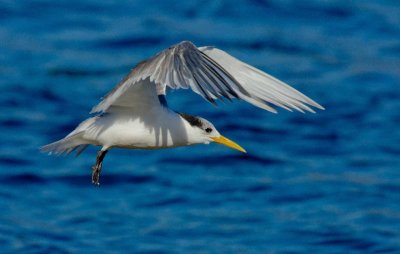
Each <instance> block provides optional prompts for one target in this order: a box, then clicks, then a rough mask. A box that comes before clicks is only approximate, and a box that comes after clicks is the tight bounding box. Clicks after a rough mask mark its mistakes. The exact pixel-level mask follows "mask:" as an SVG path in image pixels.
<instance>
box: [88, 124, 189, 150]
mask: <svg viewBox="0 0 400 254" xmlns="http://www.w3.org/2000/svg"><path fill="white" fill-rule="evenodd" d="M106 120H107V119H105V120H100V121H98V122H97V123H96V126H97V127H95V128H93V130H92V131H91V130H88V131H87V133H86V134H85V138H87V139H90V140H96V141H97V143H99V144H100V145H102V146H108V147H121V148H142V149H156V148H166V147H176V146H184V145H188V144H187V139H186V138H185V136H184V135H182V133H184V131H182V132H180V133H179V131H176V126H175V128H169V127H168V126H165V125H164V126H162V125H161V124H154V123H152V124H151V125H150V124H146V122H145V121H143V120H141V119H140V118H137V119H129V120H127V121H114V122H110V121H106Z"/></svg>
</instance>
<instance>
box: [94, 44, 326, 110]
mask: <svg viewBox="0 0 400 254" xmlns="http://www.w3.org/2000/svg"><path fill="white" fill-rule="evenodd" d="M145 79H148V80H149V81H150V82H148V84H149V85H155V86H156V91H157V94H158V95H165V90H166V87H167V86H168V87H170V88H172V89H180V88H184V89H187V88H191V89H192V90H193V91H194V92H195V93H197V94H199V95H201V96H202V97H203V98H205V99H206V100H208V101H209V102H211V103H215V100H217V99H221V98H226V99H228V100H232V99H233V98H238V99H242V100H245V101H247V102H249V103H251V104H253V105H255V106H257V107H260V108H263V109H265V110H268V111H271V112H276V110H275V109H274V108H272V107H271V106H270V104H274V105H276V106H279V107H282V108H285V109H287V110H291V109H296V110H299V111H302V112H303V110H307V111H311V112H314V111H313V110H312V109H311V108H310V107H308V106H307V105H306V104H308V105H311V106H314V107H317V108H322V107H321V106H320V105H319V104H317V103H316V102H314V101H312V100H311V99H309V98H308V97H306V96H305V95H303V94H301V93H300V92H298V91H297V90H295V89H293V88H291V87H290V86H288V85H286V84H284V83H283V82H281V81H279V80H277V79H275V78H273V77H271V76H269V75H268V74H266V73H264V72H262V71H260V70H258V69H256V68H254V67H252V66H250V65H247V64H245V63H243V62H241V61H239V60H237V59H236V58H234V57H232V56H230V55H228V54H227V53H225V52H224V51H222V50H218V49H216V48H212V47H201V48H196V47H195V46H194V45H193V44H192V43H191V42H187V41H184V42H181V43H179V44H177V45H174V46H172V47H170V48H168V49H166V50H164V51H162V52H160V53H159V54H157V55H155V56H154V57H152V58H150V59H148V60H146V61H143V62H141V63H139V64H138V65H137V66H136V67H135V68H134V69H133V70H132V71H131V72H130V73H129V75H128V76H127V77H126V78H125V79H123V80H122V81H121V82H120V83H119V84H118V85H117V86H116V87H115V88H114V89H113V90H112V91H111V92H110V93H108V94H107V95H106V96H105V97H104V99H103V100H102V101H101V102H100V103H99V104H98V105H97V106H95V107H94V108H93V109H92V111H91V113H94V112H105V111H107V110H108V109H109V108H110V107H111V106H112V105H113V104H118V100H119V99H120V97H122V95H123V94H124V93H125V92H126V91H127V90H128V89H130V88H131V87H133V86H135V84H137V83H139V81H141V80H145ZM125 97H126V96H125ZM126 99H127V98H124V101H125V102H126V101H127V100H126ZM130 104H131V105H129V106H131V107H135V100H132V102H130ZM125 106H127V105H126V104H125Z"/></svg>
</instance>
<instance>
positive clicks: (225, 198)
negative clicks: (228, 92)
mask: <svg viewBox="0 0 400 254" xmlns="http://www.w3.org/2000/svg"><path fill="white" fill-rule="evenodd" d="M183 40H190V41H192V42H193V43H195V44H196V45H197V46H203V45H213V46H217V47H219V48H221V49H223V50H226V51H227V52H229V53H230V54H232V55H234V56H236V57H238V58H239V59H242V60H244V61H246V62H248V63H249V64H251V65H254V66H256V67H257V68H260V69H262V70H264V71H266V72H268V73H270V74H272V75H274V76H276V77H278V78H279V79H281V80H283V81H285V82H287V83H288V84H291V85H292V86H293V87H295V88H296V89H299V90H300V91H302V92H303V93H305V94H306V95H308V96H310V97H311V98H313V99H314V100H316V101H317V102H319V103H320V104H321V105H323V106H324V107H325V108H326V110H325V111H318V112H317V113H316V114H310V113H308V114H302V113H299V112H285V111H284V110H279V114H271V113H269V112H266V111H263V110H261V109H258V108H255V107H253V106H251V105H248V104H246V103H244V102H240V101H235V102H234V103H220V104H219V105H218V107H214V106H212V105H210V104H209V103H207V102H205V101H204V100H203V99H202V98H201V97H199V96H197V95H196V94H194V93H191V92H190V91H187V90H184V91H172V92H171V93H170V95H169V96H168V102H169V105H170V107H172V108H174V109H175V110H177V111H184V112H187V113H189V114H193V115H200V116H202V117H204V118H206V119H208V120H210V121H211V122H213V123H214V125H215V126H216V127H217V128H218V130H219V131H220V132H221V133H222V134H224V135H225V136H227V137H229V138H231V139H233V140H234V141H236V142H238V143H239V144H240V145H242V146H243V147H244V148H246V149H247V151H248V153H247V154H242V153H239V152H237V151H235V150H232V149H229V148H227V147H224V146H220V145H217V144H210V145H208V146H206V145H198V146H193V147H185V148H176V149H165V150H158V151H143V150H123V149H115V150H111V152H109V153H108V154H107V157H106V158H105V161H104V168H103V172H102V176H101V179H100V180H101V185H100V187H98V188H97V187H95V186H92V184H91V180H90V176H91V166H92V165H93V163H94V162H95V158H96V152H97V150H98V147H91V148H89V149H88V150H86V151H85V152H84V153H83V154H82V155H81V156H79V157H74V156H73V155H72V156H67V157H65V156H61V157H55V156H48V155H46V154H41V153H40V152H39V150H38V148H39V147H40V146H42V145H44V144H47V143H50V142H53V141H55V140H58V139H60V138H62V137H64V136H65V135H66V134H68V133H69V132H70V131H72V130H73V129H74V128H75V126H76V125H77V124H79V122H81V121H82V120H84V119H86V118H87V117H89V116H90V115H89V111H90V109H91V108H92V107H93V106H94V105H96V104H97V103H98V102H99V100H100V98H101V97H102V96H103V95H105V94H106V93H107V92H108V91H109V90H111V89H112V88H113V87H114V85H116V84H117V83H118V82H119V81H120V80H121V79H122V78H123V77H124V76H125V75H126V74H127V73H128V72H129V70H130V69H131V68H132V67H133V66H135V64H137V63H138V62H140V61H141V60H143V59H146V58H148V57H150V56H152V55H153V54H155V53H157V52H159V51H160V50H162V49H164V48H166V47H168V46H170V45H173V44H176V43H178V42H180V41H183ZM0 76H1V78H0V88H1V93H0V107H1V111H0V130H1V131H0V252H1V253H143V254H144V253H400V129H399V126H400V4H399V1H397V0H393V1H390V0H374V1H372V0H369V1H317V0H315V1H311V0H308V1H291V0H283V1H282V0H279V1H278V0H275V1H274V0H264V1H263V0H247V1H245V0H243V1H228V0H226V1H201V0H199V1H163V2H162V1H153V0H147V1H95V0H80V1H77V0H61V1H53V0H32V1H25V0H0Z"/></svg>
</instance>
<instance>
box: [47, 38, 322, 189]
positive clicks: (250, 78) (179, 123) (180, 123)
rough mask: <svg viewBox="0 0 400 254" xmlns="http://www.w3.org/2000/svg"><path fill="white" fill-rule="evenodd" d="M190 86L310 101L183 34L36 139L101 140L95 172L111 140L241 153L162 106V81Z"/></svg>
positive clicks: (214, 92) (288, 103)
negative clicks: (86, 108)
mask: <svg viewBox="0 0 400 254" xmlns="http://www.w3.org/2000/svg"><path fill="white" fill-rule="evenodd" d="M167 86H168V87H170V88H172V89H180V88H185V89H186V88H190V89H192V90H193V91H194V92H195V93H197V94H199V95H201V96H202V97H203V98H204V99H206V100H207V101H209V102H211V103H215V101H216V100H218V99H227V100H232V99H240V100H244V101H247V102H249V103H251V104H253V105H254V106H257V107H260V108H262V109H265V110H268V111H271V112H276V110H275V109H274V108H273V107H272V106H273V105H275V106H278V107H282V108H284V109H286V110H290V111H292V109H294V110H298V111H300V112H304V111H309V112H314V110H313V109H312V108H311V107H316V108H319V109H323V107H322V106H320V105H319V104H318V103H316V102H315V101H313V100H311V99H310V98H308V97H307V96H305V95H304V94H302V93H300V92H299V91H297V90H295V89H294V88H292V87H290V86H288V85H287V84H285V83H283V82H282V81H280V80H278V79H276V78H274V77H272V76H270V75H268V74H266V73H265V72H263V71H261V70H258V69H256V68H254V67H252V66H250V65H248V64H246V63H243V62H241V61H240V60H238V59H236V58H234V57H233V56H231V55H229V54H228V53H226V52H224V51H222V50H220V49H217V48H215V47H199V48H197V47H196V46H195V45H193V44H192V43H191V42H188V41H183V42H181V43H179V44H176V45H174V46H172V47H170V48H168V49H165V50H164V51H162V52H160V53H158V54H157V55H155V56H153V57H151V58H149V59H148V60H145V61H143V62H141V63H139V64H138V65H137V66H136V67H135V68H134V69H133V70H132V71H131V72H130V73H129V75H128V76H127V77H126V78H125V79H123V80H122V81H121V82H120V83H119V84H118V85H117V86H116V87H115V88H114V89H113V90H112V91H111V92H109V93H108V94H107V95H106V96H105V97H104V99H103V100H102V101H101V102H100V103H99V104H98V105H97V106H95V107H94V108H93V109H92V111H91V113H100V114H98V115H97V116H95V117H91V118H89V119H87V120H85V121H83V122H82V123H81V124H80V125H79V126H78V127H77V128H76V129H75V130H74V131H72V132H71V133H70V134H69V135H67V136H66V137H65V138H63V139H61V140H59V141H57V142H54V143H51V144H49V145H46V146H43V147H42V148H41V150H42V151H44V152H49V153H55V154H63V153H67V154H68V153H71V152H72V151H74V150H76V151H77V154H79V153H81V152H82V151H83V150H84V149H85V148H86V147H87V146H88V145H89V144H91V145H97V146H102V148H101V150H100V151H99V152H98V154H97V159H96V164H95V165H94V166H93V168H92V169H93V173H92V182H93V183H94V184H97V185H98V184H99V175H100V171H101V168H102V162H103V159H104V157H105V155H106V153H107V151H108V150H109V149H111V148H113V147H121V148H132V149H135V148H141V149H157V148H166V147H177V146H187V145H192V144H208V143H210V142H217V143H221V144H224V145H227V146H229V147H232V148H234V149H237V150H240V151H242V152H245V150H244V149H243V148H242V147H240V146H239V145H238V144H236V143H235V142H233V141H231V140H229V139H227V138H225V137H223V136H222V135H221V134H220V133H219V132H218V131H217V130H216V128H215V127H214V126H213V125H212V124H211V123H210V122H209V121H207V120H205V119H203V118H200V117H196V116H191V115H189V114H186V113H177V112H175V111H173V110H171V109H170V108H168V105H167V102H166V99H165V95H166V88H167Z"/></svg>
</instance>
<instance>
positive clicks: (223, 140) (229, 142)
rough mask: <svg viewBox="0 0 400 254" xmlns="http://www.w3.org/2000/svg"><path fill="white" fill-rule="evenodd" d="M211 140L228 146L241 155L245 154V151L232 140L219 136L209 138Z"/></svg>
mask: <svg viewBox="0 0 400 254" xmlns="http://www.w3.org/2000/svg"><path fill="white" fill-rule="evenodd" d="M211 139H212V140H214V142H217V143H220V144H222V145H226V146H229V147H230V148H233V149H236V150H239V151H241V152H243V153H246V150H244V149H243V147H241V146H240V145H238V144H236V143H235V142H233V141H232V140H230V139H227V138H225V137H224V136H219V137H218V138H211Z"/></svg>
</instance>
